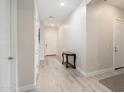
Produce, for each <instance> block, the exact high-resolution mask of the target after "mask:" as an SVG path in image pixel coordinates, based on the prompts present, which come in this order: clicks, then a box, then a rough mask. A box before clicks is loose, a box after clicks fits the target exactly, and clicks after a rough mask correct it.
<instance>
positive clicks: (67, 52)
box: [63, 51, 76, 54]
mask: <svg viewBox="0 0 124 93" xmlns="http://www.w3.org/2000/svg"><path fill="white" fill-rule="evenodd" d="M63 53H64V54H76V53H73V52H70V51H64V52H63Z"/></svg>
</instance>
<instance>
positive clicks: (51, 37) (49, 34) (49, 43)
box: [45, 29, 58, 55]
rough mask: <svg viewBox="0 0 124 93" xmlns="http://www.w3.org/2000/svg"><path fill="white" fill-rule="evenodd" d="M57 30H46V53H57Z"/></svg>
mask: <svg viewBox="0 0 124 93" xmlns="http://www.w3.org/2000/svg"><path fill="white" fill-rule="evenodd" d="M57 54H58V51H57V30H54V29H47V30H46V31H45V55H57Z"/></svg>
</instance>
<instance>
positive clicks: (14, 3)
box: [10, 0, 18, 91]
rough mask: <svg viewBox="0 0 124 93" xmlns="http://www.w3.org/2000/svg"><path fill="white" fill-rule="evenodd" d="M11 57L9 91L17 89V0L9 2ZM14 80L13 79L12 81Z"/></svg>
mask: <svg viewBox="0 0 124 93" xmlns="http://www.w3.org/2000/svg"><path fill="white" fill-rule="evenodd" d="M10 9H11V10H10V11H11V17H10V18H11V22H10V24H11V25H10V27H11V38H10V39H11V54H10V55H11V56H12V57H14V62H13V63H11V64H12V65H11V71H12V72H11V84H12V89H11V91H16V90H17V89H18V86H17V85H18V55H17V54H18V51H17V50H18V49H17V48H18V47H17V41H18V40H17V0H11V6H10ZM13 78H14V79H13Z"/></svg>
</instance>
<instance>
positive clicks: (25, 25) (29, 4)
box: [17, 0, 35, 91]
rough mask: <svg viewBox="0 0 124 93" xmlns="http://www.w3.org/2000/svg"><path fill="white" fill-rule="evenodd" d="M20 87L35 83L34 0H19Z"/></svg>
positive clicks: (28, 86) (21, 88)
mask: <svg viewBox="0 0 124 93" xmlns="http://www.w3.org/2000/svg"><path fill="white" fill-rule="evenodd" d="M17 1H18V2H17V6H18V8H17V12H18V13H17V14H18V15H17V18H18V19H17V20H18V22H17V30H18V88H19V90H21V91H23V90H25V89H26V88H30V87H32V86H33V85H34V29H35V28H34V0H17Z"/></svg>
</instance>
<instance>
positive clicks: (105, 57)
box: [87, 0, 124, 73]
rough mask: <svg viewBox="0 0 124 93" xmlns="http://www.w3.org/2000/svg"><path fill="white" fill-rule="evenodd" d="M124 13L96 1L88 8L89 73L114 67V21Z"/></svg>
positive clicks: (122, 16)
mask: <svg viewBox="0 0 124 93" xmlns="http://www.w3.org/2000/svg"><path fill="white" fill-rule="evenodd" d="M114 17H119V18H124V11H123V10H121V9H119V8H116V7H114V6H111V5H109V4H106V3H105V2H104V1H103V0H96V2H92V3H91V4H89V5H88V7H87V73H90V72H94V71H100V70H103V69H108V68H112V66H113V19H114Z"/></svg>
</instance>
